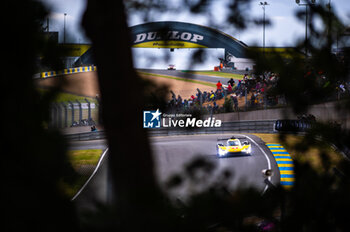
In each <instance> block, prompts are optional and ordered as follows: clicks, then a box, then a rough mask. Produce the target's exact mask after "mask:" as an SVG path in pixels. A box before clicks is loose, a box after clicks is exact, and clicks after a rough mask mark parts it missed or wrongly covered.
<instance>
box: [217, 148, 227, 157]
mask: <svg viewBox="0 0 350 232" xmlns="http://www.w3.org/2000/svg"><path fill="white" fill-rule="evenodd" d="M226 154H227V151H225V150H221V149H219V155H220V156H224V155H226Z"/></svg>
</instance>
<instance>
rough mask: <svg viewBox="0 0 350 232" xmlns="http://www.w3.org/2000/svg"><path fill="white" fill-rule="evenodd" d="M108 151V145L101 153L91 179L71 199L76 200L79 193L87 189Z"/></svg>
mask: <svg viewBox="0 0 350 232" xmlns="http://www.w3.org/2000/svg"><path fill="white" fill-rule="evenodd" d="M107 151H108V147H107V149H106V150H105V151H104V152H103V153H102V155H101V157H100V159H99V161H98V163H97V166H96V168H95V170H94V172H93V173H92V174H91V176H90V177H89V179H88V180H87V181H86V182H85V184H84V185H83V187H81V188H80V189H79V191H78V192H77V193H76V194H75V195H74V197H73V198H72V199H71V201H74V200H75V199H76V198H77V197H78V196H79V194H80V193H81V192H82V191H83V190H84V189H85V187H86V186H87V185H88V183H89V182H90V181H91V179H92V178H93V177H94V176H95V174H96V172H97V170H98V169H99V168H100V165H101V163H102V161H103V158H104V156H105V155H106V154H107Z"/></svg>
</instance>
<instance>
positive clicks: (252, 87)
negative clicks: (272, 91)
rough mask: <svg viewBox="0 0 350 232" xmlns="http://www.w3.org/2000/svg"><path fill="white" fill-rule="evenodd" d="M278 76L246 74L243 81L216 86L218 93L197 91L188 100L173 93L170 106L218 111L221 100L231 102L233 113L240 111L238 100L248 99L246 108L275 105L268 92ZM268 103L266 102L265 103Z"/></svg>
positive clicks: (275, 101) (276, 101)
mask: <svg viewBox="0 0 350 232" xmlns="http://www.w3.org/2000/svg"><path fill="white" fill-rule="evenodd" d="M277 79H278V76H277V75H276V74H274V73H271V72H265V73H264V74H262V75H259V76H256V75H250V76H249V75H248V74H245V75H244V76H243V79H242V80H235V79H233V78H231V79H229V80H228V81H227V83H221V82H220V81H218V82H217V84H216V91H213V90H211V91H203V92H202V91H201V90H199V89H197V93H195V94H193V95H191V97H190V98H188V99H183V98H182V97H181V96H180V95H178V96H177V97H176V95H175V93H173V92H171V93H172V99H171V100H170V102H169V106H170V107H172V108H177V109H181V108H189V107H192V106H202V107H206V108H207V109H209V110H211V109H213V110H214V111H217V110H219V109H220V107H219V105H218V104H217V101H218V100H220V99H225V98H226V100H230V101H231V102H232V111H238V110H239V104H238V99H239V98H242V97H246V96H247V97H246V98H245V99H246V101H245V104H246V105H245V106H244V107H250V108H254V107H255V108H256V107H259V106H263V105H264V104H268V105H269V106H270V105H275V104H277V103H278V100H277V98H275V97H274V98H272V97H270V96H267V95H266V92H267V90H268V89H269V88H270V87H272V86H274V84H275V83H276V81H277ZM265 101H266V102H265Z"/></svg>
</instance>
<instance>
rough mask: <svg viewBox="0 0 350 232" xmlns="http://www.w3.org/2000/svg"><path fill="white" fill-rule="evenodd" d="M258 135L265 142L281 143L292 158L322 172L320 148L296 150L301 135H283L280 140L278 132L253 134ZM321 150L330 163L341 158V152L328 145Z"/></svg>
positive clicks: (311, 147) (336, 161)
mask: <svg viewBox="0 0 350 232" xmlns="http://www.w3.org/2000/svg"><path fill="white" fill-rule="evenodd" d="M254 135H256V136H258V137H260V138H261V139H262V140H263V141H264V142H265V143H279V144H281V145H282V146H283V147H284V148H285V149H286V150H287V151H288V153H289V154H290V155H291V157H292V159H293V160H297V161H298V162H300V163H309V164H310V165H311V167H313V168H314V169H315V170H317V171H319V172H323V171H324V169H323V164H322V159H321V152H322V151H321V148H320V147H317V146H310V147H308V148H307V149H306V150H305V151H298V150H297V149H296V148H295V145H296V144H298V143H300V141H301V140H302V139H303V136H301V135H284V136H285V139H284V140H281V137H280V135H279V134H254ZM323 149H325V150H323V151H326V153H327V156H328V158H329V162H330V164H331V165H334V166H336V165H337V164H338V163H339V162H340V161H341V160H342V156H341V154H339V153H337V152H336V151H335V150H334V149H332V148H331V147H330V146H328V147H323Z"/></svg>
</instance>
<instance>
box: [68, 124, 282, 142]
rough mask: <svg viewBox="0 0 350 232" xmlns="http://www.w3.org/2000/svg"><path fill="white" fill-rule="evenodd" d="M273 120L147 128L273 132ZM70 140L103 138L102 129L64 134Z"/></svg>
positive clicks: (153, 132)
mask: <svg viewBox="0 0 350 232" xmlns="http://www.w3.org/2000/svg"><path fill="white" fill-rule="evenodd" d="M274 123H275V120H261V121H238V122H223V123H222V125H221V127H206V128H203V127H202V128H178V127H176V128H174V127H161V128H157V129H148V134H149V135H150V136H170V135H193V134H224V133H274ZM65 137H66V138H67V139H68V140H71V141H84V140H97V139H105V138H106V136H105V133H104V132H103V131H94V132H86V133H79V134H69V135H66V136H65Z"/></svg>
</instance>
